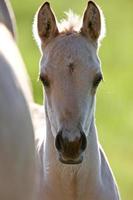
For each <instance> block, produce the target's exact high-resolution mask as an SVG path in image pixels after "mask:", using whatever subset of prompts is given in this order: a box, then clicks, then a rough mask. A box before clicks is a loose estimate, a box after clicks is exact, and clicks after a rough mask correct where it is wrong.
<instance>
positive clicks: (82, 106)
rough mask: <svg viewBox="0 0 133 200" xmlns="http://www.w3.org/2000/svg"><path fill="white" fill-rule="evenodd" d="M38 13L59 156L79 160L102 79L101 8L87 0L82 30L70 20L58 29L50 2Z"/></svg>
mask: <svg viewBox="0 0 133 200" xmlns="http://www.w3.org/2000/svg"><path fill="white" fill-rule="evenodd" d="M36 17H37V31H38V35H39V38H40V41H41V52H42V58H41V62H40V66H41V67H40V79H41V81H42V83H43V86H44V88H45V108H46V115H47V118H48V121H49V124H50V128H51V131H52V134H53V136H54V138H55V147H56V149H57V152H58V155H59V159H60V161H61V162H63V163H66V164H77V163H81V162H82V159H83V152H84V151H85V149H86V146H87V139H86V138H87V135H88V133H89V128H90V125H91V122H92V120H93V113H94V104H95V93H96V89H97V87H98V85H99V83H100V81H101V80H102V72H101V68H100V61H99V59H98V56H97V48H98V40H99V37H100V35H101V14H100V11H99V9H98V7H97V6H96V5H95V3H93V2H92V1H89V2H88V5H87V8H86V10H85V13H84V16H83V22H82V26H81V27H80V30H79V31H77V30H75V27H74V25H73V24H72V22H70V23H69V26H68V27H65V29H64V30H63V31H59V28H58V27H57V24H56V19H55V16H54V14H53V12H52V10H51V8H50V5H49V3H47V2H46V3H44V4H43V6H42V7H41V8H40V9H39V11H38V12H37V16H36Z"/></svg>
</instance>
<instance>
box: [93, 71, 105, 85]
mask: <svg viewBox="0 0 133 200" xmlns="http://www.w3.org/2000/svg"><path fill="white" fill-rule="evenodd" d="M101 80H103V76H102V74H98V75H96V77H95V79H94V81H93V87H95V88H96V87H97V86H98V85H99V83H100V82H101Z"/></svg>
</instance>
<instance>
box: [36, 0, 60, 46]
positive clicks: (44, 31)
mask: <svg viewBox="0 0 133 200" xmlns="http://www.w3.org/2000/svg"><path fill="white" fill-rule="evenodd" d="M37 31H38V35H39V37H40V39H41V42H42V44H43V45H45V44H47V43H48V42H49V41H50V40H51V39H52V38H54V37H56V36H57V35H58V28H57V25H56V19H55V16H54V14H53V12H52V10H51V8H50V4H49V3H48V2H45V3H44V4H43V5H42V6H41V8H40V9H39V11H38V13H37Z"/></svg>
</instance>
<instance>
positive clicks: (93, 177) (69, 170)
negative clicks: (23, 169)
mask: <svg viewBox="0 0 133 200" xmlns="http://www.w3.org/2000/svg"><path fill="white" fill-rule="evenodd" d="M87 140H88V141H87V142H88V145H87V149H86V152H85V155H84V161H83V162H82V164H78V165H64V164H62V163H60V161H58V156H57V153H56V150H55V146H54V137H53V135H52V131H51V127H50V123H49V120H48V119H47V133H46V143H45V145H44V150H43V171H44V173H45V174H44V182H45V183H44V184H45V185H46V186H47V187H48V188H49V187H51V188H50V191H51V190H52V191H53V192H54V191H56V192H57V193H58V190H59V192H60V191H61V192H62V193H63V191H64V195H65V193H66V191H67V194H68V193H70V195H71V196H73V195H74V194H75V193H76V191H77V192H78V193H79V194H77V195H78V196H79V195H81V194H85V193H84V192H86V190H87V192H88V190H90V192H92V188H95V187H96V185H98V183H99V181H100V153H99V147H98V139H97V134H96V128H95V124H94V120H92V123H91V127H90V130H89V134H88V138H87ZM88 182H90V183H91V184H90V188H89V187H88ZM86 183H87V188H86V187H85V185H86ZM83 191H84V192H83ZM51 193H52V192H51ZM54 195H56V194H54ZM55 199H56V198H55ZM57 199H59V197H57ZM66 199H67V198H66ZM68 199H71V198H70V197H69V198H68ZM72 199H73V198H72ZM80 199H82V198H80Z"/></svg>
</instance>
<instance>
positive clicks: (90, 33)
mask: <svg viewBox="0 0 133 200" xmlns="http://www.w3.org/2000/svg"><path fill="white" fill-rule="evenodd" d="M100 32H101V16H100V11H99V8H98V7H97V6H96V4H95V3H94V2H93V1H89V2H88V5H87V8H86V10H85V12H84V16H83V25H82V28H81V34H83V35H84V36H86V37H87V38H89V39H92V40H93V41H97V40H98V38H99V36H100Z"/></svg>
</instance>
